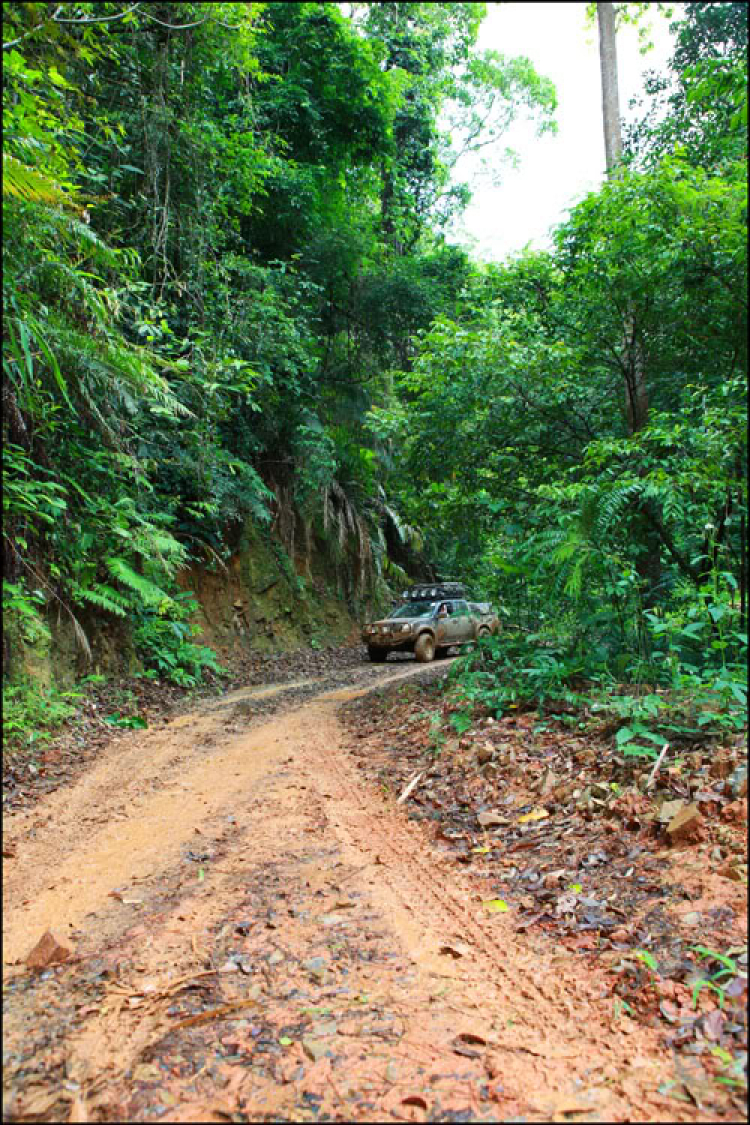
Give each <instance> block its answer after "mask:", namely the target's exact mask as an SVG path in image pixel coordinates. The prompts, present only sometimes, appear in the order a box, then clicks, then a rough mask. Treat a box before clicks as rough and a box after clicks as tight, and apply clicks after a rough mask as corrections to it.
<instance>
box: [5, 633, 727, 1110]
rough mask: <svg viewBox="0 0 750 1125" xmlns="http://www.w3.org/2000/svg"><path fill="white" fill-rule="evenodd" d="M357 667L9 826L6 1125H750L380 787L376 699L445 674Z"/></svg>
mask: <svg viewBox="0 0 750 1125" xmlns="http://www.w3.org/2000/svg"><path fill="white" fill-rule="evenodd" d="M349 653H350V654H349V655H347V656H346V657H343V656H342V659H341V662H340V664H339V665H338V666H337V667H336V668H330V667H328V668H325V667H323V666H321V674H319V675H310V674H309V668H308V669H304V670H303V675H302V676H301V677H300V678H299V679H295V678H294V676H293V668H291V667H285V669H284V674H285V675H286V676H287V682H286V683H276V684H273V683H270V682H269V683H266V684H265V685H261V684H255V685H253V686H250V687H247V686H246V687H243V688H240V689H236V690H233V691H231V692H228V693H226V694H225V695H223V696H222V697H220V698H216V699H211V700H205V701H203V702H202V703H201V704H199V705H197V706H196V707H195V709H193V710H191V711H188V712H185V713H182V714H177V715H173V716H172V717H171V718H168V719H164V720H162V721H160V722H159V723H157V725H156V726H154V727H152V728H149V729H148V730H133V731H126V732H123V733H120V734H118V735H117V736H116V737H115V738H113V739H112V740H111V741H110V742H109V743H108V745H106V746H105V747H104V748H103V749H102V750H101V752H100V753H99V754H98V756H97V757H95V758H93V759H92V760H90V761H88V762H87V764H86V768H85V769H83V770H82V771H81V772H80V774H79V775H78V776H77V777H74V778H73V779H72V780H71V781H70V782H69V783H68V784H65V785H62V786H60V787H59V788H57V789H56V790H55V791H52V792H49V793H47V794H46V795H43V796H41V797H40V799H39V800H37V801H36V802H35V803H32V804H30V805H28V806H27V807H19V808H17V809H16V810H14V811H11V812H10V813H6V816H5V820H4V848H3V850H4V855H6V857H7V858H6V859H5V870H4V934H3V938H4V940H3V946H4V949H3V961H4V964H3V970H4V981H5V988H4V1076H5V1077H4V1082H5V1098H4V1119H5V1120H8V1121H17V1120H18V1121H20V1120H46V1121H60V1120H70V1121H87V1120H88V1121H124V1120H127V1121H149V1120H154V1119H160V1120H163V1121H228V1120H229V1121H231V1120H234V1121H258V1120H269V1121H270V1120H279V1119H284V1120H299V1121H306V1120H318V1121H320V1120H337V1119H339V1120H362V1121H368V1120H372V1121H379V1120H384V1119H386V1120H388V1119H392V1120H434V1121H465V1120H498V1119H500V1120H504V1121H509V1120H514V1119H517V1120H525V1121H542V1120H560V1121H563V1120H576V1121H586V1120H590V1121H596V1120H602V1121H658V1120H680V1121H705V1120H715V1121H723V1120H726V1121H729V1120H736V1119H737V1112H738V1111H737V1104H738V1103H737V1102H736V1101H732V1100H731V1099H730V1097H729V1095H728V1094H727V1096H724V1095H723V1094H722V1091H721V1088H720V1087H715V1086H714V1085H711V1086H710V1087H707V1088H706V1089H705V1090H703V1091H701V1090H700V1089H698V1088H697V1087H695V1085H694V1084H693V1088H692V1089H691V1088H690V1082H689V1081H686V1083H684V1084H683V1085H682V1086H680V1085H679V1083H678V1085H677V1086H675V1078H676V1071H675V1065H676V1064H675V1060H674V1059H673V1057H672V1055H671V1054H670V1052H669V1051H667V1050H665V1048H664V1045H663V1033H662V1031H661V1030H660V1029H659V1028H658V1027H656V1026H646V1025H644V1024H643V1023H641V1022H638V1021H636V1020H635V1019H630V1018H629V1017H628V1016H627V1015H626V1014H624V1013H623V1011H622V1010H614V1011H613V1000H612V993H611V988H609V987H608V985H607V979H606V974H605V972H604V969H603V968H601V967H599V966H597V965H596V964H591V963H589V962H586V963H585V964H584V962H583V961H582V958H581V956H580V953H576V952H575V951H571V950H569V949H568V948H566V947H565V946H563V945H561V944H560V943H559V942H558V941H557V939H556V937H555V935H554V934H546V933H544V932H542V931H541V930H539V929H535V928H529V929H528V931H526V932H519V931H518V930H517V928H516V926H515V924H514V922H513V920H512V918H511V914H510V913H509V912H508V913H502V912H488V910H487V909H486V908H485V906H483V898H486V895H485V894H483V892H482V889H481V886H480V883H479V882H478V880H477V878H476V877H475V875H474V873H473V871H472V869H471V866H470V865H462V864H457V863H456V862H455V858H454V857H453V856H452V855H450V854H449V853H448V852H446V850H445V848H441V847H440V846H439V840H438V838H437V834H436V830H435V824H434V823H433V822H431V821H428V820H423V821H419V822H415V821H411V820H409V819H408V818H407V816H406V815H405V809H406V807H407V803H408V801H409V794H408V793H407V792H406V790H407V788H408V786H403V787H402V785H401V783H400V782H399V784H398V785H397V787H396V788H394V787H393V785H389V784H387V783H385V784H384V783H383V781H382V777H381V781H378V778H377V777H376V776H374V775H373V769H372V768H367V767H368V763H367V760H366V759H367V749H368V726H367V724H370V723H372V716H371V712H369V711H368V710H367V707H366V706H365V704H366V703H367V700H368V695H370V696H371V693H372V691H373V690H376V689H380V688H386V687H390V686H392V685H401V684H402V683H403V682H404V681H406V682H414V683H419V684H422V683H429V682H430V681H431V680H434V679H435V678H436V677H440V676H442V675H444V674H445V672H446V669H447V666H448V664H449V662H448V661H441V662H438V663H436V664H434V665H430V666H427V667H424V666H422V665H416V664H415V663H414V662H413V661H412V660H409V659H402V660H394V659H393V658H392V660H391V662H389V663H388V664H386V665H380V666H377V667H371V666H370V665H368V664H367V663H366V662H365V660H364V656H363V653H362V650H359V649H356V650H349ZM360 701H361V703H362V708H361V710H359V711H358V708H359V707H360ZM344 705H346V710H345V712H344V711H342V708H343V707H344ZM357 715H359V721H358V720H357ZM376 749H377V750H378V751H382V739H379V740H378V741H377V747H376V746H375V745H374V744H373V753H374V752H375V750H376ZM370 765H371V764H370ZM363 766H364V767H365V768H364V769H363V768H362V767H363ZM404 794H406V795H404ZM399 798H402V799H401V800H399ZM46 931H51V933H52V934H53V935H54V938H55V939H56V941H57V943H59V945H60V946H61V947H63V950H65V949H70V951H71V954H70V956H69V957H67V959H66V960H64V961H63V962H62V963H55V954H54V952H53V953H52V955H51V956H50V957H49V961H48V963H47V962H45V960H44V955H41V959H40V961H39V965H38V967H37V968H36V969H32V968H29V967H28V965H27V964H26V963H25V962H26V959H27V958H28V955H29V954H30V952H31V950H32V948H33V947H34V946H35V944H36V943H37V941H38V939H39V938H41V937H42V935H43V934H44V933H45V932H46ZM60 956H65V954H64V952H63V953H60ZM678 1077H679V1076H678ZM717 1090H718V1093H717ZM676 1092H677V1093H678V1096H674V1095H675V1093H676Z"/></svg>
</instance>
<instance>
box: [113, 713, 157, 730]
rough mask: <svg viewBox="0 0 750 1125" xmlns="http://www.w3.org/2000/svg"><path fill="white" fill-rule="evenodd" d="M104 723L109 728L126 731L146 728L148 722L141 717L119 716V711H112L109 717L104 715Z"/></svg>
mask: <svg viewBox="0 0 750 1125" xmlns="http://www.w3.org/2000/svg"><path fill="white" fill-rule="evenodd" d="M104 722H105V723H108V724H109V726H111V727H121V728H122V729H126V730H142V729H143V728H144V727H147V726H148V722H147V721H146V719H144V718H143V716H142V715H121V714H120V712H119V711H114V712H113V713H112V714H111V715H105V716H104Z"/></svg>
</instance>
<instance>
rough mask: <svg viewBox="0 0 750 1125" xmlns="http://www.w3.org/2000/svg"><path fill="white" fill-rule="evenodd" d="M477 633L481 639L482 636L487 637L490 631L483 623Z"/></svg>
mask: <svg viewBox="0 0 750 1125" xmlns="http://www.w3.org/2000/svg"><path fill="white" fill-rule="evenodd" d="M477 635H478V637H479V640H480V641H481V640H482V638H483V637H489V635H490V631H489V629H488V628H487V626H486V625H483V626H482V628H481V629H480V630H479V633H478V634H477Z"/></svg>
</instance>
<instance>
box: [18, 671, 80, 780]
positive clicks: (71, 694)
mask: <svg viewBox="0 0 750 1125" xmlns="http://www.w3.org/2000/svg"><path fill="white" fill-rule="evenodd" d="M80 697H81V692H78V691H60V690H59V689H57V688H55V687H54V686H53V687H49V688H40V687H39V685H38V684H36V683H33V682H31V681H29V680H22V679H19V680H18V681H17V682H15V683H13V684H5V683H4V684H3V755H4V756H7V757H11V756H12V755H13V754H16V753H24V754H29V753H30V754H31V756H32V763H33V755H34V752H35V751H36V749H37V748H39V747H41V746H44V745H45V744H46V743H48V742H49V741H50V739H51V738H52V737H53V734H54V732H55V731H56V730H57V729H58V728H59V727H60V726H61V725H62V723H64V722H65V721H66V719H70V718H72V716H73V715H75V713H76V705H75V703H74V702H73V701H74V700H76V699H80Z"/></svg>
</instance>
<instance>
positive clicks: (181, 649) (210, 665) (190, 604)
mask: <svg viewBox="0 0 750 1125" xmlns="http://www.w3.org/2000/svg"><path fill="white" fill-rule="evenodd" d="M197 608H198V603H197V602H196V600H195V598H194V597H193V595H192V594H189V593H180V594H176V595H175V596H174V597H173V598H171V599H170V604H169V605H168V606H163V605H162V606H160V607H156V608H153V609H145V608H144V609H142V610H141V612H140V613H139V614H138V616H137V619H136V626H135V629H134V630H133V640H134V642H135V647H136V652H137V653H138V655H139V657H140V659H141V660H142V661H143V664H144V666H145V668H146V669H147V672H146V674H147V675H149V674H150V675H151V676H153V677H156V676H158V677H163V678H164V679H168V680H171V682H172V683H174V684H178V685H179V686H180V687H195V686H196V685H197V684H199V683H200V682H201V681H202V679H203V676H204V673H205V672H206V671H209V672H211V673H213V675H215V676H223V675H226V672H225V670H224V669H223V668H222V667H221V665H220V664H219V661H218V657H217V655H216V653H215V652H214V651H213V649H211V648H209V647H208V646H207V645H200V644H195V643H194V642H193V638H194V637H196V636H198V635H199V634H200V628H199V626H198V625H195V624H193V623H192V622H190V621H188V620H187V618H188V617H189V616H190V615H191V614H193V613H195V612H196V610H197ZM160 609H161V612H160Z"/></svg>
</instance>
